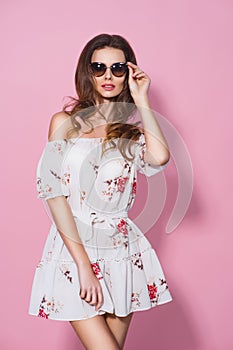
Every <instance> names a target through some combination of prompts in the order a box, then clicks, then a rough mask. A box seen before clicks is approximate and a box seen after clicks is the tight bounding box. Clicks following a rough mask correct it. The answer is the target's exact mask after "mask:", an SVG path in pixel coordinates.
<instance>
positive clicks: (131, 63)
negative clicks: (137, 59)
mask: <svg viewBox="0 0 233 350" xmlns="http://www.w3.org/2000/svg"><path fill="white" fill-rule="evenodd" d="M128 64H129V65H130V66H132V67H134V68H137V65H136V64H134V63H133V62H130V61H128V62H127V65H128Z"/></svg>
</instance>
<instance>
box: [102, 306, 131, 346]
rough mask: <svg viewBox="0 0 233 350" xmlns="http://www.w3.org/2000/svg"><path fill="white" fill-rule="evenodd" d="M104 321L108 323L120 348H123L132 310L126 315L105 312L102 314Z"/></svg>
mask: <svg viewBox="0 0 233 350" xmlns="http://www.w3.org/2000/svg"><path fill="white" fill-rule="evenodd" d="M104 316H105V319H106V323H107V324H108V326H109V328H110V330H111V332H112V334H113V335H114V337H115V339H116V341H117V343H118V345H119V346H120V349H123V346H124V343H125V340H126V336H127V331H128V328H129V325H130V322H131V320H132V317H133V312H131V313H130V314H129V315H128V316H125V317H119V316H116V315H114V314H110V313H106V314H104Z"/></svg>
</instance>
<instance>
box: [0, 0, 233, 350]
mask: <svg viewBox="0 0 233 350" xmlns="http://www.w3.org/2000/svg"><path fill="white" fill-rule="evenodd" d="M99 4H101V5H99ZM110 5H111V4H110V2H109V1H102V2H101V3H100V2H98V1H92V2H88V3H87V2H83V3H82V4H81V3H79V2H77V1H69V0H68V1H64V2H58V1H52V0H51V1H49V2H47V1H37V2H36V1H29V0H28V1H23V0H21V1H5V2H2V3H1V20H0V26H1V30H0V33H1V34H0V35H1V79H2V84H1V86H2V91H1V111H2V112H1V116H2V117H1V119H2V127H1V130H2V131H1V142H2V145H1V154H2V171H1V178H2V180H1V193H2V201H1V203H2V204H1V213H2V219H1V226H2V227H1V232H2V238H3V240H2V250H1V270H2V271H1V289H0V293H1V340H0V348H1V349H4V350H13V349H14V350H15V349H18V350H21V349H23V350H25V349H33V350H39V349H42V348H43V349H51V350H52V349H56V350H62V349H69V350H74V349H75V350H77V349H82V348H83V347H82V346H81V343H80V341H79V340H78V338H77V337H76V335H75V333H74V331H73V330H72V329H71V326H70V325H69V323H66V322H58V321H57V322H55V321H51V320H45V319H41V318H39V317H38V318H36V317H33V316H30V315H28V314H27V311H28V305H29V297H30V290H31V284H32V279H33V275H34V270H35V267H36V264H37V262H38V259H39V258H40V255H41V252H42V248H43V245H44V242H45V239H46V236H47V232H48V229H49V225H50V221H49V218H48V217H47V215H46V213H45V210H44V207H43V205H42V203H41V202H40V201H39V200H37V198H36V192H35V167H36V164H37V161H38V157H39V155H40V153H41V150H42V147H43V145H44V143H45V142H46V140H47V128H48V123H49V119H50V117H51V115H52V114H54V113H55V112H57V111H60V110H61V108H62V105H63V103H64V102H65V101H66V100H65V99H63V97H65V96H67V95H74V91H75V90H74V82H73V81H74V72H75V68H76V63H77V60H78V57H79V54H80V53H81V50H82V49H83V47H84V45H85V44H86V42H87V41H88V40H90V39H91V38H92V37H93V36H95V35H97V34H101V33H110V34H120V35H122V36H124V37H125V38H126V39H128V40H129V42H130V43H131V45H132V47H133V48H134V50H135V53H136V57H137V60H138V64H139V66H140V67H141V68H142V69H143V70H144V71H145V72H146V73H147V74H148V75H149V76H150V77H151V79H152V82H151V88H150V97H151V103H152V106H153V108H154V109H156V110H157V111H158V112H160V113H161V114H162V115H163V116H165V117H166V118H167V119H168V121H169V122H170V123H171V124H173V126H174V127H175V128H176V129H177V131H178V132H179V133H180V135H181V136H182V138H183V139H184V141H185V143H186V145H187V148H188V151H189V153H190V157H191V161H192V166H193V171H194V188H193V196H192V200H191V203H190V206H189V208H188V211H187V213H186V215H185V217H184V219H183V220H182V222H181V223H180V225H179V226H178V227H177V228H176V230H175V231H173V232H172V233H171V234H166V233H165V226H166V224H167V221H168V218H169V216H170V214H171V211H172V209H173V207H174V203H175V199H176V195H177V190H178V187H177V184H178V179H177V171H176V167H175V162H174V159H172V160H171V162H170V165H169V166H168V168H167V169H166V171H165V176H166V180H167V191H168V192H167V198H166V205H165V208H164V211H163V214H162V216H161V217H160V218H159V220H158V222H157V223H156V226H155V227H154V228H153V229H151V230H150V231H149V233H148V234H147V237H148V239H149V240H150V241H151V243H152V244H153V246H154V248H155V249H156V251H157V254H158V257H159V259H160V261H161V264H162V266H163V269H164V272H165V275H166V277H167V281H168V284H169V287H170V290H171V293H172V295H173V297H174V301H173V302H171V303H168V304H165V305H161V306H159V307H158V308H155V309H152V310H149V311H144V312H138V313H135V315H134V319H133V321H132V323H131V326H130V330H129V333H128V336H127V340H126V349H142V348H147V347H148V348H149V347H151V346H152V348H153V349H154V348H157V349H160V350H168V349H169V350H170V349H174V350H175V349H177V350H183V349H185V350H219V349H223V350H230V349H232V348H233V333H232V321H233V319H232V314H233V312H232V311H233V308H232V306H233V305H232V292H233V289H232V287H233V281H232V263H233V261H232V260H233V256H232V243H233V242H232V241H233V238H232V237H233V236H232V225H231V221H230V218H231V217H232V203H231V199H230V198H231V197H230V195H231V193H232V182H231V181H232V162H231V159H232V157H231V154H230V150H231V147H230V146H231V144H230V137H231V136H232V120H231V119H230V117H231V118H232V103H233V99H232V78H233V71H232V48H233V40H232V30H233V18H232V14H233V3H232V2H231V1H227V0H225V1H223V0H221V1H220V0H219V1H216V0H212V1H210V0H209V1H206V0H202V1H200V0H199V1H197V0H195V1H194V0H193V1H187V0H177V1H172V0H164V1H157V0H153V1H152V0H151V1H143V2H141V3H140V2H139V3H136V2H135V1H131V0H130V1H127V2H126V1H122V0H118V1H117V2H116V3H115V5H116V6H110ZM230 111H231V114H230ZM137 200H138V199H137Z"/></svg>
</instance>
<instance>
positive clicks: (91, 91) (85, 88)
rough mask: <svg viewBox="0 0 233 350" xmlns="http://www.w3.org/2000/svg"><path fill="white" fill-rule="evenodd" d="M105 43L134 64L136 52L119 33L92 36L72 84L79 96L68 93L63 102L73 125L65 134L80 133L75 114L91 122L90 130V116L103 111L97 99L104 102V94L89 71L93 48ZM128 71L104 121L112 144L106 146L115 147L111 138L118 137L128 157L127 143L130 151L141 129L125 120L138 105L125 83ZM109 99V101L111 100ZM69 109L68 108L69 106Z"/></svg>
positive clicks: (122, 149)
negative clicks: (67, 101)
mask: <svg viewBox="0 0 233 350" xmlns="http://www.w3.org/2000/svg"><path fill="white" fill-rule="evenodd" d="M105 47H112V48H116V49H120V50H122V51H123V52H124V55H125V59H126V62H127V61H130V62H132V63H134V64H137V61H136V57H135V54H134V52H133V50H132V48H131V46H130V45H129V43H128V41H127V40H126V39H124V38H123V37H122V36H120V35H110V34H100V35H97V36H95V37H94V38H92V39H91V40H90V41H89V42H88V43H87V44H86V45H85V47H84V49H83V50H82V52H81V55H80V57H79V60H78V64H77V68H76V72H75V87H76V92H77V95H78V98H74V97H72V96H68V97H69V98H70V99H71V101H70V102H69V103H67V104H65V105H64V107H63V112H65V113H67V114H68V115H69V116H70V117H71V123H72V128H71V129H70V130H68V133H67V138H69V137H70V136H71V134H72V135H73V134H74V133H75V134H76V133H77V134H79V132H80V130H81V124H80V123H79V122H78V121H77V120H76V117H77V116H78V117H80V118H81V119H82V121H83V122H84V123H85V124H88V125H90V127H91V130H90V131H88V132H86V133H91V132H92V131H93V130H94V127H93V125H92V123H91V121H90V120H88V119H89V118H90V117H92V116H93V115H94V114H95V113H96V112H98V113H99V114H100V115H101V116H102V117H103V118H105V117H104V115H103V114H102V112H101V111H100V109H99V107H98V105H96V101H98V102H99V104H101V103H103V102H104V99H103V97H102V96H101V94H99V92H98V91H96V89H95V82H94V79H93V76H92V73H91V68H90V66H89V63H91V57H92V54H93V52H94V51H95V50H98V49H102V48H105ZM128 74H129V72H128V71H127V73H126V75H125V80H124V84H123V89H122V91H121V93H120V94H119V95H118V96H115V97H112V99H111V102H114V108H113V111H112V114H111V122H110V123H109V122H108V123H107V126H106V137H105V139H104V141H109V142H108V144H111V146H110V147H109V148H114V147H116V144H115V143H114V141H113V139H115V138H119V140H118V143H117V144H118V149H119V150H120V152H121V154H122V155H123V156H124V157H125V158H127V159H128V160H132V159H133V158H134V156H133V157H131V158H129V157H128V156H127V154H126V147H127V144H128V145H129V152H130V155H131V156H132V152H131V144H132V143H133V141H136V140H137V139H138V138H139V136H140V135H141V133H142V129H141V128H139V127H138V126H137V125H138V124H140V122H136V123H132V124H129V123H126V121H127V120H128V119H129V117H130V116H132V115H133V114H134V113H135V112H136V110H137V107H136V105H135V103H134V100H133V98H132V96H131V94H130V90H129V85H128ZM111 102H110V103H111ZM70 107H71V109H70V110H67V109H68V108H70ZM105 150H106V142H103V151H105Z"/></svg>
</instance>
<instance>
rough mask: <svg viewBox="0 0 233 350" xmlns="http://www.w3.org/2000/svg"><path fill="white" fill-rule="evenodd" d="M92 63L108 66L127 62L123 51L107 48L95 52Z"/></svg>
mask: <svg viewBox="0 0 233 350" xmlns="http://www.w3.org/2000/svg"><path fill="white" fill-rule="evenodd" d="M91 62H102V63H105V64H107V65H109V64H112V63H115V62H125V55H124V52H123V51H122V50H121V49H115V48H113V47H106V48H103V49H98V50H95V51H94V52H93V54H92V57H91Z"/></svg>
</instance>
